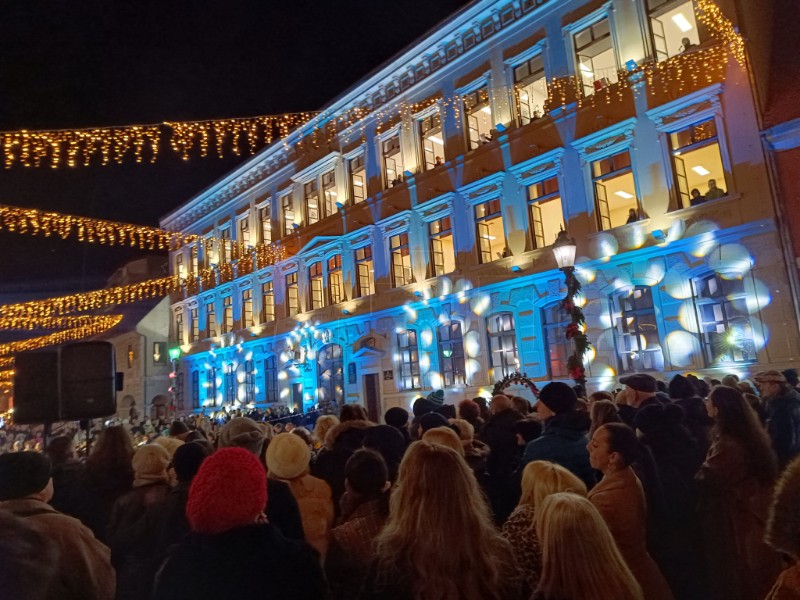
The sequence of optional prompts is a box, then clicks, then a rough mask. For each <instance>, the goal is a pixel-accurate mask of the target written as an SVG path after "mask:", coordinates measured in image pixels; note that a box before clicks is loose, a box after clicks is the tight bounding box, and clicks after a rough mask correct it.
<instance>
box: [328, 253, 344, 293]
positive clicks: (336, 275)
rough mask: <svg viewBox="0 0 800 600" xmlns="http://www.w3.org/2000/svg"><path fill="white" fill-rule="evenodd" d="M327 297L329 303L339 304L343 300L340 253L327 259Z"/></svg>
mask: <svg viewBox="0 0 800 600" xmlns="http://www.w3.org/2000/svg"><path fill="white" fill-rule="evenodd" d="M328 299H329V302H330V303H331V304H339V302H342V301H343V300H344V285H343V283H342V255H341V254H337V255H335V256H331V257H330V258H329V259H328Z"/></svg>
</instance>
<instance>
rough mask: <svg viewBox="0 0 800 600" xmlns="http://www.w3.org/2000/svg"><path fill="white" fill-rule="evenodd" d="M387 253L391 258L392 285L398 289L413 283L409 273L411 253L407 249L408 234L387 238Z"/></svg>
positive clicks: (411, 275)
mask: <svg viewBox="0 0 800 600" xmlns="http://www.w3.org/2000/svg"><path fill="white" fill-rule="evenodd" d="M389 253H390V254H391V256H392V285H393V286H394V287H400V286H403V285H406V284H407V283H413V282H414V275H413V274H412V272H411V253H410V251H409V249H408V232H406V233H400V234H398V235H393V236H392V237H390V238H389Z"/></svg>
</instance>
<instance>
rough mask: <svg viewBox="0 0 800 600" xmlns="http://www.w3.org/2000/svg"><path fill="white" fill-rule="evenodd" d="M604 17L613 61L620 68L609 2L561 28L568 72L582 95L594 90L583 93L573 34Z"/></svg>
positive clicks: (615, 31) (615, 32)
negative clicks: (609, 34)
mask: <svg viewBox="0 0 800 600" xmlns="http://www.w3.org/2000/svg"><path fill="white" fill-rule="evenodd" d="M605 18H607V19H608V28H609V31H610V33H611V45H612V47H613V49H614V62H615V63H616V65H617V69H620V68H622V60H621V58H620V54H619V38H618V36H617V28H616V23H615V21H614V10H612V6H611V2H606V3H605V4H604V5H603V6H602V7H601V8H599V9H597V10H596V11H594V12H593V13H591V14H588V15H586V16H585V17H583V18H582V19H579V20H578V21H575V22H573V23H569V24H568V25H566V26H565V27H564V28H563V29H564V39H565V40H566V42H567V44H568V48H567V57H568V61H569V70H570V73H572V74H573V75H574V76H575V77H576V78H577V80H578V84H579V86H580V90H579V91H580V93H581V95H583V96H584V97H586V96H591V95H593V94H594V93H596V92H595V91H593V92H592V94H584V93H583V79H582V78H581V74H580V67H579V65H578V56H577V49H576V48H575V34H577V33H578V32H580V31H583V30H584V29H586V28H587V27H591V26H592V25H594V24H596V23H598V22H600V21H602V20H603V19H605Z"/></svg>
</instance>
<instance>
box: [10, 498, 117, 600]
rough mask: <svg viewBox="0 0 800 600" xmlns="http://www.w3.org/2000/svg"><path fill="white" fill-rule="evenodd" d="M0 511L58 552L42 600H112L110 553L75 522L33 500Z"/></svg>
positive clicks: (112, 580) (26, 500)
mask: <svg viewBox="0 0 800 600" xmlns="http://www.w3.org/2000/svg"><path fill="white" fill-rule="evenodd" d="M0 510H7V511H9V512H10V513H12V514H14V515H16V516H17V517H20V518H23V519H24V520H25V522H26V523H27V524H28V525H31V526H32V527H33V528H35V529H37V530H38V531H39V532H40V533H41V534H43V535H45V536H47V537H48V538H50V539H52V540H53V541H54V542H55V544H56V546H57V547H58V549H59V550H60V553H59V559H58V565H57V566H56V573H55V576H54V577H53V581H52V583H51V584H50V588H49V590H48V594H47V596H46V597H45V599H44V600H83V599H85V598H91V599H92V600H112V599H113V598H114V590H115V586H116V574H115V573H114V567H112V566H111V551H110V550H109V549H108V548H107V547H106V546H104V545H103V544H102V543H101V542H99V541H98V540H97V539H96V538H95V537H94V535H92V532H91V530H90V529H89V528H87V527H86V526H84V525H83V524H81V522H80V521H78V519H75V518H73V517H69V516H67V515H63V514H61V513H60V512H58V511H57V510H55V509H54V508H53V507H51V506H49V505H48V504H45V503H44V502H41V501H40V500H33V499H24V500H6V501H4V502H0ZM37 600H38V599H37Z"/></svg>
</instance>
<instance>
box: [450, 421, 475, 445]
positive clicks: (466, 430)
mask: <svg viewBox="0 0 800 600" xmlns="http://www.w3.org/2000/svg"><path fill="white" fill-rule="evenodd" d="M450 425H455V426H456V427H457V428H458V437H459V439H460V440H461V441H462V442H471V441H472V440H473V439H475V428H474V427H473V426H472V423H470V422H469V421H465V420H464V419H450Z"/></svg>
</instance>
